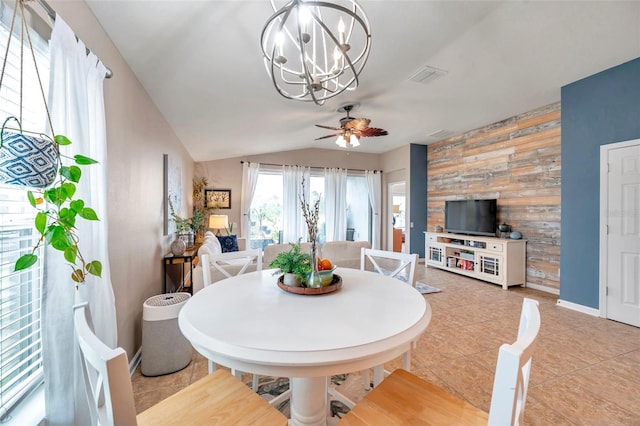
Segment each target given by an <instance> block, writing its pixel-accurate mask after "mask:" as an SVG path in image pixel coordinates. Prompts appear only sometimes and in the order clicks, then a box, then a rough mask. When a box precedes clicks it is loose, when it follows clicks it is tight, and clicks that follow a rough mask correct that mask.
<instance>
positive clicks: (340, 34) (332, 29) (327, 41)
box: [260, 0, 371, 105]
mask: <svg viewBox="0 0 640 426" xmlns="http://www.w3.org/2000/svg"><path fill="white" fill-rule="evenodd" d="M275 1H276V0H270V2H271V7H272V8H273V10H274V14H273V15H272V16H271V17H270V18H269V20H268V21H267V23H266V24H265V26H264V28H263V30H262V37H261V40H260V44H261V46H262V53H263V55H264V63H265V66H266V68H267V72H268V73H269V76H270V77H271V80H272V82H273V85H274V86H275V87H276V90H277V91H278V93H280V94H281V95H282V96H284V97H285V98H288V99H294V100H299V101H304V102H315V103H316V104H317V105H322V104H323V103H324V102H325V101H326V100H327V99H329V98H332V97H334V96H336V95H338V94H339V93H341V92H343V91H345V90H354V89H356V87H358V76H359V75H360V72H362V69H363V68H364V65H365V63H366V62H367V58H368V56H369V50H370V48H371V30H370V28H369V20H368V19H367V16H366V15H365V13H364V11H363V10H362V8H361V7H360V5H359V4H358V3H357V2H356V1H355V0H342V1H334V2H328V1H305V0H291V1H289V2H288V3H287V4H285V5H284V6H282V7H281V8H278V7H277V6H276V4H275Z"/></svg>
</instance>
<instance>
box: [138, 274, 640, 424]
mask: <svg viewBox="0 0 640 426" xmlns="http://www.w3.org/2000/svg"><path fill="white" fill-rule="evenodd" d="M416 276H417V279H418V280H419V281H422V282H425V283H427V284H430V285H433V286H436V287H439V288H441V289H442V290H443V291H442V292H441V293H433V294H428V295H425V297H426V298H427V300H428V301H429V303H430V304H431V307H432V309H433V318H432V321H431V324H430V325H429V328H428V329H427V331H426V333H425V334H424V335H423V336H422V337H421V339H420V340H419V342H418V346H417V349H416V350H415V351H414V352H413V358H412V371H413V372H414V373H415V374H417V375H419V376H421V377H423V378H425V379H428V380H430V381H432V382H434V383H436V384H438V385H440V386H442V387H444V388H446V389H448V390H449V391H451V392H453V393H455V394H457V395H459V396H461V397H462V398H464V399H466V400H467V401H469V402H470V403H472V404H474V405H476V406H478V407H480V408H482V409H484V410H488V409H489V403H490V399H491V390H492V384H493V374H494V371H495V362H496V359H497V353H498V348H499V346H500V345H501V344H502V343H505V342H512V341H513V340H515V336H516V329H517V324H518V319H519V314H520V309H521V304H522V298H523V297H525V296H526V297H531V298H534V299H537V300H538V301H539V302H540V311H541V316H542V328H541V331H540V337H539V340H538V346H537V350H536V353H535V354H534V358H533V367H532V373H531V382H530V386H529V395H528V398H527V408H526V412H525V424H527V425H607V426H609V425H640V328H636V327H632V326H628V325H624V324H620V323H617V322H614V321H609V320H604V319H601V318H595V317H592V316H589V315H585V314H581V313H578V312H574V311H571V310H567V309H565V308H560V307H557V306H556V300H557V297H556V296H554V295H551V294H548V293H544V292H540V291H536V290H531V289H525V288H519V287H512V288H511V289H509V290H508V291H503V290H502V288H501V287H499V286H497V285H493V284H489V283H484V282H482V281H478V280H474V279H470V278H466V277H462V276H459V275H456V274H453V273H450V272H445V271H440V270H437V269H432V268H425V267H424V265H423V264H420V265H418V268H417V271H416ZM396 366H399V362H398V361H394V362H392V363H389V365H388V366H387V367H388V369H393V368H394V367H396ZM205 374H207V362H206V360H205V359H204V358H202V357H201V356H199V355H197V354H194V361H193V362H191V364H189V366H187V367H186V368H185V369H183V370H181V371H179V372H177V373H174V374H169V375H165V376H160V377H144V376H142V375H141V374H140V368H138V369H137V371H136V372H135V374H134V376H133V379H132V382H133V390H134V394H135V399H136V407H137V409H138V411H142V410H144V409H145V408H147V407H149V406H150V405H153V404H154V403H155V402H157V401H159V400H161V399H164V398H166V397H167V396H169V395H171V394H172V393H174V392H176V391H178V390H179V389H181V388H182V387H184V386H186V385H188V384H189V383H191V382H192V381H194V380H197V379H198V378H200V377H202V376H203V375H205ZM356 388H357V389H360V388H359V386H356ZM358 392H359V390H358V391H355V393H356V394H355V395H351V396H353V397H354V398H355V399H358V395H357V393H358Z"/></svg>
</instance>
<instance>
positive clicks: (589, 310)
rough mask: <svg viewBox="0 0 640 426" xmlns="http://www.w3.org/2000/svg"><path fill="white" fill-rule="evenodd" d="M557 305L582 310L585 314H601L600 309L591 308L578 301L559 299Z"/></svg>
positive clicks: (596, 315)
mask: <svg viewBox="0 0 640 426" xmlns="http://www.w3.org/2000/svg"><path fill="white" fill-rule="evenodd" d="M557 305H558V306H560V307H562V308H566V309H571V310H572V311H577V312H582V313H583V314H587V315H591V316H594V317H599V316H600V310H599V309H595V308H591V307H589V306H584V305H578V304H577V303H573V302H568V301H566V300H562V299H558V302H557Z"/></svg>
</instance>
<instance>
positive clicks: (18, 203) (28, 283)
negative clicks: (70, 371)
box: [0, 4, 49, 421]
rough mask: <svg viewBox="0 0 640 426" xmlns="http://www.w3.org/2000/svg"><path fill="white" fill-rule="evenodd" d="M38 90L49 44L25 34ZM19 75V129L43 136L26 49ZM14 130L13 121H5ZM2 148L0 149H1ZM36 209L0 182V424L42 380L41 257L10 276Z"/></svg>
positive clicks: (7, 88)
mask: <svg viewBox="0 0 640 426" xmlns="http://www.w3.org/2000/svg"><path fill="white" fill-rule="evenodd" d="M0 12H1V19H0V51H1V52H2V53H1V54H0V59H2V58H3V57H4V52H5V49H6V44H7V40H8V37H9V26H8V25H7V22H8V21H9V20H10V18H11V11H10V10H9V8H8V7H6V6H5V5H4V4H2V8H1V9H0ZM15 33H16V29H15V28H14V38H13V40H12V42H11V49H10V52H9V54H8V55H7V65H6V68H5V75H4V78H3V81H2V87H1V89H0V119H1V120H2V121H4V119H5V118H6V117H9V116H15V117H20V81H21V77H20V39H19V38H18V37H16V34H15ZM30 36H31V41H32V43H33V45H34V49H35V55H36V58H37V59H36V60H37V61H38V71H39V73H40V77H41V78H42V79H43V81H42V83H43V86H44V87H43V89H44V93H45V94H46V93H47V91H48V77H49V54H48V45H47V42H46V41H45V40H43V39H42V38H40V37H39V36H38V34H37V33H36V32H35V31H30ZM24 55H25V56H24V62H23V64H24V68H23V73H22V81H23V89H22V102H23V108H22V127H23V129H25V130H29V131H34V132H44V131H45V130H46V112H45V107H44V100H43V98H42V94H41V92H40V87H39V85H38V83H37V81H38V79H37V76H36V74H35V69H34V66H33V59H32V58H31V52H30V50H29V49H28V45H27V46H25V50H24ZM9 124H10V126H11V127H15V122H11V123H9ZM0 149H1V148H0ZM34 217H35V209H34V208H33V207H31V205H30V204H29V202H28V201H27V193H26V190H25V188H20V187H15V186H8V185H2V184H0V421H1V420H2V419H3V418H4V417H5V416H6V414H7V413H8V412H9V410H10V409H11V407H12V406H13V405H15V404H16V403H17V402H19V401H20V400H21V398H22V397H24V396H25V395H26V394H27V393H29V392H30V391H31V390H33V389H34V388H35V387H36V386H37V385H39V384H40V383H41V382H42V380H43V375H42V344H41V333H40V312H41V310H40V295H41V290H42V258H43V257H42V254H43V253H38V255H39V258H40V262H39V263H38V264H36V265H34V266H33V267H31V268H28V269H27V270H25V271H21V272H14V271H13V269H14V263H15V261H16V260H17V259H18V257H20V256H21V255H22V254H24V253H26V252H28V251H29V250H31V248H32V247H33V246H34V245H35V243H36V242H37V238H38V236H39V234H38V232H37V231H36V230H35V228H34V226H33V220H34Z"/></svg>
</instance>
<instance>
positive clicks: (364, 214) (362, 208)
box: [249, 168, 371, 248]
mask: <svg viewBox="0 0 640 426" xmlns="http://www.w3.org/2000/svg"><path fill="white" fill-rule="evenodd" d="M309 180H310V182H309V189H310V192H311V196H310V200H307V201H308V202H309V204H311V205H312V204H313V202H314V201H315V200H317V199H320V214H319V217H318V240H319V242H320V244H323V243H324V242H325V240H326V229H325V228H326V226H325V225H326V220H325V206H324V200H325V197H324V195H325V194H324V172H323V171H322V170H319V169H315V170H314V169H312V170H311V176H310V179H309ZM282 188H283V181H282V171H281V169H279V168H278V169H277V170H276V169H273V170H261V171H260V174H259V176H258V183H257V185H256V192H255V195H254V197H253V201H252V202H251V232H250V236H249V244H250V246H251V248H264V247H266V246H267V245H269V244H277V243H288V242H289V241H281V237H280V234H281V233H280V231H281V230H282V204H283V201H282ZM300 214H302V212H301V213H300ZM347 239H351V240H369V241H370V240H371V205H370V204H369V198H368V189H367V182H366V179H365V177H364V175H362V174H361V173H357V172H353V173H349V174H348V175H347Z"/></svg>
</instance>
